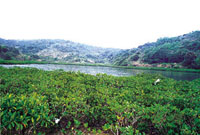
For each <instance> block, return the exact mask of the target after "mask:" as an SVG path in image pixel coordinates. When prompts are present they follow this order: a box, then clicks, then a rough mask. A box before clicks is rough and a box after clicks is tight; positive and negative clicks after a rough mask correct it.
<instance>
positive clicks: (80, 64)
mask: <svg viewBox="0 0 200 135" xmlns="http://www.w3.org/2000/svg"><path fill="white" fill-rule="evenodd" d="M0 64H58V65H78V66H103V67H114V68H126V69H139V70H159V71H176V72H193V73H200V69H186V68H166V67H137V66H116V65H108V64H89V63H64V62H46V61H16V60H0Z"/></svg>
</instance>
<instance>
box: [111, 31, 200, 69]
mask: <svg viewBox="0 0 200 135" xmlns="http://www.w3.org/2000/svg"><path fill="white" fill-rule="evenodd" d="M136 61H137V62H140V63H147V64H151V65H152V64H163V63H166V64H174V63H177V64H179V65H181V66H183V67H187V68H195V69H200V31H195V32H192V33H189V34H185V35H182V36H178V37H172V38H161V39H158V40H157V42H153V43H146V44H144V45H142V46H139V47H138V48H134V49H130V50H125V51H122V52H121V53H119V54H118V55H117V57H116V58H115V59H114V63H115V64H116V65H124V66H126V65H132V63H133V62H136Z"/></svg>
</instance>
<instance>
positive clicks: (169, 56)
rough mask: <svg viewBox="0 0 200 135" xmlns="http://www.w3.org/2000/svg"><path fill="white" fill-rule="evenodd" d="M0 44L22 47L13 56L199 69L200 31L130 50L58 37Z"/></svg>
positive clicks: (44, 59)
mask: <svg viewBox="0 0 200 135" xmlns="http://www.w3.org/2000/svg"><path fill="white" fill-rule="evenodd" d="M0 45H1V46H4V47H7V48H8V47H9V48H16V49H17V50H19V54H20V56H21V57H19V56H18V57H17V56H14V55H13V56H12V55H11V54H13V53H12V51H11V52H9V55H11V56H10V58H11V59H19V58H21V59H22V58H23V60H38V61H47V62H67V63H102V64H113V65H118V66H128V65H131V66H140V67H142V66H145V67H173V68H182V67H184V68H194V69H200V31H194V32H191V33H188V34H184V35H181V36H177V37H171V38H168V37H165V38H160V39H158V40H157V41H156V42H152V43H146V44H144V45H141V46H139V47H138V48H133V49H127V50H123V49H113V48H101V47H94V46H89V45H85V44H80V43H75V42H72V41H68V40H58V39H56V40H52V39H40V40H5V39H1V38H0ZM8 50H12V49H8ZM7 54H8V52H7ZM0 58H1V59H5V56H4V54H2V53H1V56H0ZM10 58H9V59H10ZM6 59H7V58H6Z"/></svg>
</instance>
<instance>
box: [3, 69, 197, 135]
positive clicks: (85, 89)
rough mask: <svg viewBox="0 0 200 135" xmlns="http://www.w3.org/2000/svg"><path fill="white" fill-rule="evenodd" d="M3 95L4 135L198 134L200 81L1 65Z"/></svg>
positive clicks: (147, 75) (157, 76) (158, 76)
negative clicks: (55, 134) (117, 75)
mask: <svg viewBox="0 0 200 135" xmlns="http://www.w3.org/2000/svg"><path fill="white" fill-rule="evenodd" d="M158 78H159V79H160V80H161V81H160V83H158V84H157V85H153V82H154V81H155V80H157V79H158ZM0 95H1V110H0V111H1V112H0V117H1V129H0V131H1V133H2V134H49V133H55V132H57V133H58V132H60V133H62V134H89V133H90V134H92V133H93V134H101V133H106V134H116V135H117V134H123V135H129V134H136V135H144V134H169V135H173V134H182V135H185V134H188V135H189V134H193V135H197V134H200V96H199V95H200V79H197V80H194V81H191V82H189V81H175V80H173V79H169V78H165V77H163V76H160V75H150V74H140V75H136V76H131V77H114V76H110V75H106V74H97V75H96V76H93V75H89V74H84V73H80V72H78V73H75V72H64V71H63V70H56V71H43V70H39V69H35V68H17V67H16V68H10V69H7V68H3V67H0ZM55 120H57V121H55Z"/></svg>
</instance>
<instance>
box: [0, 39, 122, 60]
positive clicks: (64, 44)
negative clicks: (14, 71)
mask: <svg viewBox="0 0 200 135" xmlns="http://www.w3.org/2000/svg"><path fill="white" fill-rule="evenodd" d="M0 45H4V46H7V47H13V48H17V49H18V50H19V52H20V53H21V54H23V55H26V56H27V59H29V60H32V59H34V60H42V61H53V62H56V61H58V62H69V63H110V60H111V59H112V58H113V57H114V56H115V55H116V54H117V53H118V52H119V50H120V49H113V48H112V49H111V48H101V47H94V46H89V45H85V44H80V43H75V42H72V41H66V40H58V39H56V40H52V39H40V40H5V39H0Z"/></svg>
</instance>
